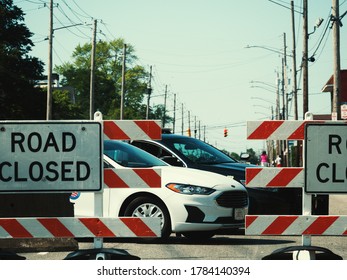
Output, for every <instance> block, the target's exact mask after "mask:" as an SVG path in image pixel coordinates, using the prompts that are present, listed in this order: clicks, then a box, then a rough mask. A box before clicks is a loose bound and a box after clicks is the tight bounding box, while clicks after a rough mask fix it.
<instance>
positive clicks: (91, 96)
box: [89, 20, 97, 120]
mask: <svg viewBox="0 0 347 280" xmlns="http://www.w3.org/2000/svg"><path fill="white" fill-rule="evenodd" d="M96 26H97V20H94V27H93V40H92V50H91V58H90V88H89V91H90V92H89V119H90V120H92V119H93V118H94V111H95V110H94V81H95V49H96Z"/></svg>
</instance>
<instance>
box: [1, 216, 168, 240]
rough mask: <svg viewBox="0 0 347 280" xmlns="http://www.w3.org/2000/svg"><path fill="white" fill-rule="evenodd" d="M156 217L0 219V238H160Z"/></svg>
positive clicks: (158, 221) (158, 222) (158, 223)
mask: <svg viewBox="0 0 347 280" xmlns="http://www.w3.org/2000/svg"><path fill="white" fill-rule="evenodd" d="M160 234H161V229H160V219H159V218H133V217H126V218H98V217H92V218H73V217H59V218H0V239H2V238H3V239H7V238H75V237H80V238H82V237H93V238H104V237H160Z"/></svg>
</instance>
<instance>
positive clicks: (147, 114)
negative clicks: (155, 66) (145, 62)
mask: <svg viewBox="0 0 347 280" xmlns="http://www.w3.org/2000/svg"><path fill="white" fill-rule="evenodd" d="M151 81H152V65H151V66H150V68H149V82H148V87H147V94H148V96H147V109H146V120H148V118H149V100H150V98H151V94H152V85H151Z"/></svg>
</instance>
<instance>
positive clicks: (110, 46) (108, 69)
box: [55, 39, 148, 119]
mask: <svg viewBox="0 0 347 280" xmlns="http://www.w3.org/2000/svg"><path fill="white" fill-rule="evenodd" d="M123 45H124V41H123V40H122V39H117V40H113V41H111V42H105V41H99V42H98V43H97V44H96V56H95V57H96V58H95V93H94V107H95V109H96V110H99V111H101V112H102V113H103V114H104V116H105V118H108V119H118V118H119V116H120V92H121V81H122V55H123V54H122V51H123ZM91 48H92V46H91V44H85V45H83V46H81V45H78V46H77V47H76V48H75V50H74V52H73V55H72V58H73V62H68V63H64V64H63V65H61V66H58V67H56V68H55V70H56V71H57V72H58V73H59V74H61V75H62V76H64V78H63V80H62V84H63V85H69V86H72V87H74V88H75V90H76V103H77V105H79V106H81V109H82V112H83V114H84V117H85V118H88V114H89V104H90V102H89V94H90V93H89V88H90V65H91V60H90V59H91V55H90V54H91ZM135 60H136V56H135V55H134V48H133V47H132V46H131V45H128V46H127V54H126V65H127V71H126V77H125V79H126V91H125V106H124V107H125V110H124V118H125V119H135V118H136V119H139V118H144V116H145V113H146V108H145V106H144V105H143V98H144V94H145V93H146V88H147V77H148V73H146V71H145V70H144V68H143V67H142V66H139V65H134V64H135V63H134V62H135Z"/></svg>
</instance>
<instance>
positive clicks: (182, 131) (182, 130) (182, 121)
mask: <svg viewBox="0 0 347 280" xmlns="http://www.w3.org/2000/svg"><path fill="white" fill-rule="evenodd" d="M181 128H182V129H181V134H182V135H183V134H184V111H183V103H182V118H181Z"/></svg>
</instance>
